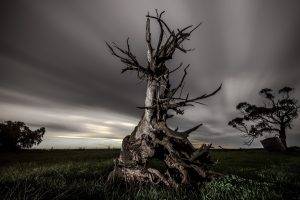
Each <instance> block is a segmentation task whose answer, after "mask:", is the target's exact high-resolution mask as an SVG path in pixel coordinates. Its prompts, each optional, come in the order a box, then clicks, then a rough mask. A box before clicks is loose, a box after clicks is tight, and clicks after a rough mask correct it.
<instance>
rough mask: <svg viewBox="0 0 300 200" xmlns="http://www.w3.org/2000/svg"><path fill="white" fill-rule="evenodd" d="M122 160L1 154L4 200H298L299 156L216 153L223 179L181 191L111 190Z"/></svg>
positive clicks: (71, 153) (84, 154)
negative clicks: (115, 168)
mask: <svg viewBox="0 0 300 200" xmlns="http://www.w3.org/2000/svg"><path fill="white" fill-rule="evenodd" d="M118 154H119V150H117V149H116V150H112V149H105V150H104V149H103V150H101V149H98V150H85V149H78V150H29V151H23V152H19V153H0V199H1V200H2V199H3V200H5V199H24V200H25V199H28V200H34V199H118V200H121V199H222V200H226V199H230V200H233V199H272V200H275V199H300V152H299V151H298V152H291V153H286V154H284V153H268V152H265V151H263V150H213V151H212V156H213V158H214V160H215V161H217V164H216V165H214V166H213V168H212V170H214V171H217V172H220V173H222V174H224V176H222V177H221V178H218V179H216V180H214V181H212V182H209V183H207V184H205V185H199V186H195V187H193V188H192V187H189V188H184V189H178V190H177V191H175V190H168V189H166V188H164V187H160V186H149V185H143V186H141V185H137V184H127V185H126V184H121V183H114V184H110V185H109V184H107V183H106V178H107V176H108V174H109V172H110V171H111V170H112V169H113V158H114V157H116V156H118ZM152 164H155V165H159V163H158V162H155V161H154V163H152Z"/></svg>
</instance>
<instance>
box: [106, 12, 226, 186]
mask: <svg viewBox="0 0 300 200" xmlns="http://www.w3.org/2000/svg"><path fill="white" fill-rule="evenodd" d="M163 13H164V12H161V13H158V12H156V16H151V15H149V14H148V15H147V16H146V18H147V19H146V34H145V36H146V38H145V39H146V43H147V66H146V67H145V66H142V65H141V64H139V62H138V61H137V59H136V57H135V56H134V55H133V54H132V52H131V48H130V46H129V40H127V49H122V48H120V47H118V46H117V45H116V44H115V43H112V45H111V44H108V43H107V45H108V47H109V50H110V51H111V53H112V54H113V55H114V56H116V57H117V58H118V59H120V60H121V62H123V63H124V64H125V68H123V70H122V72H125V71H136V72H137V75H138V78H140V79H142V80H146V81H147V89H146V97H145V104H144V106H142V107H139V108H141V109H144V114H143V116H142V118H141V120H140V122H139V124H138V125H137V126H136V127H135V129H134V131H133V132H132V133H131V134H130V135H128V136H126V137H125V138H124V139H123V142H122V149H121V153H120V155H119V157H118V158H117V159H116V160H115V168H114V170H113V171H112V172H111V173H110V175H109V178H108V180H113V179H115V178H121V179H123V180H125V181H128V182H129V181H134V182H141V183H152V184H163V185H166V186H168V187H178V186H180V185H188V184H192V183H195V182H201V181H204V180H209V179H210V178H211V175H210V173H207V172H206V169H205V168H204V166H206V165H207V164H210V163H211V161H210V156H209V149H210V147H211V146H210V145H207V146H203V149H201V150H200V151H199V150H196V149H195V148H194V147H193V145H192V144H191V142H190V141H189V139H188V136H189V134H190V133H191V132H193V131H195V130H197V129H198V128H199V127H200V126H201V125H202V124H200V125H197V126H195V127H193V128H191V129H188V130H186V131H183V132H178V131H177V129H176V130H172V129H170V128H169V127H168V126H167V119H168V118H170V117H172V116H173V115H171V114H168V111H170V110H172V111H174V112H175V113H176V114H183V113H184V110H183V108H184V107H186V106H191V105H193V104H196V103H197V104H202V103H201V102H199V100H202V99H206V98H208V97H210V96H212V95H214V94H216V93H217V92H218V91H219V90H220V89H221V86H220V87H219V88H217V89H216V90H215V91H213V92H211V93H209V94H203V95H200V96H198V97H195V98H190V96H189V94H187V95H186V96H185V97H182V90H183V87H184V80H185V78H186V76H187V69H188V67H189V65H187V67H185V68H184V73H183V75H182V78H181V79H180V81H179V83H178V84H177V86H176V87H172V86H171V83H170V79H169V78H170V77H169V76H170V74H171V73H173V72H175V71H177V70H179V69H180V68H181V66H182V65H183V64H180V65H179V67H176V68H175V69H173V70H172V69H171V68H169V67H168V66H167V63H166V62H167V61H168V60H170V59H172V57H173V54H174V53H175V51H177V50H179V51H182V52H185V53H186V52H188V51H190V50H191V49H186V48H184V47H183V46H182V43H183V42H184V41H186V40H188V39H189V37H190V34H191V33H192V32H193V31H194V30H195V29H197V28H198V27H199V25H198V26H195V27H194V26H187V27H185V28H182V29H177V30H171V29H170V28H169V26H168V25H167V24H166V23H165V22H164V20H163V19H162V16H163ZM151 20H154V21H156V22H157V23H158V25H159V28H160V33H159V38H158V43H157V45H156V49H154V48H153V44H152V42H153V41H152V37H151V27H150V25H151V23H150V21H151ZM152 159H159V160H160V161H162V163H164V164H165V167H164V168H162V169H160V168H153V167H151V166H149V161H150V160H152Z"/></svg>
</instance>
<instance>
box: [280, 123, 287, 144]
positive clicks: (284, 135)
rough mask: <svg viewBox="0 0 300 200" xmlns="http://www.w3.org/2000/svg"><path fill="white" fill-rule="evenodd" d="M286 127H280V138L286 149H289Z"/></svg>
mask: <svg viewBox="0 0 300 200" xmlns="http://www.w3.org/2000/svg"><path fill="white" fill-rule="evenodd" d="M285 129H286V128H285V126H284V125H280V131H279V138H280V140H281V142H282V144H283V145H284V147H285V149H287V144H286V131H285Z"/></svg>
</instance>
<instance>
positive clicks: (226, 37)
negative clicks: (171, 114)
mask: <svg viewBox="0 0 300 200" xmlns="http://www.w3.org/2000/svg"><path fill="white" fill-rule="evenodd" d="M0 4H1V6H0V27H1V29H0V67H1V73H0V80H1V81H0V109H1V112H0V119H2V120H23V121H26V122H28V123H29V124H32V125H33V126H47V127H48V133H47V137H48V138H47V140H46V141H45V142H44V144H45V146H47V147H49V145H46V144H47V142H48V143H49V144H50V143H51V145H52V144H53V145H54V146H55V144H58V146H59V147H63V145H64V143H63V142H61V140H58V139H54V138H51V137H52V136H53V137H56V136H59V135H62V134H65V133H67V132H69V133H70V134H73V135H75V134H76V135H77V136H78V135H80V134H81V132H82V133H86V132H88V133H90V132H91V130H89V128H87V127H88V126H89V125H90V124H92V126H93V125H94V126H95V127H96V129H97V128H98V129H99V130H101V127H102V128H103V129H107V130H109V133H110V134H108V133H104V132H105V131H104V132H103V134H101V133H99V135H98V136H97V135H96V134H94V133H93V134H92V135H90V137H93V138H96V137H100V138H101V137H103V138H104V137H107V138H111V139H115V138H122V137H123V136H124V135H126V134H128V133H129V132H130V130H131V129H132V124H135V123H136V122H137V121H138V117H139V116H140V115H141V111H140V110H137V109H136V107H137V106H140V105H142V104H143V101H144V95H145V94H144V93H145V91H144V89H145V85H144V83H141V84H138V81H137V79H136V76H135V74H130V73H128V74H125V75H120V68H121V64H120V63H119V62H118V60H116V59H114V58H113V57H112V56H111V55H110V54H109V52H108V51H107V48H106V47H105V41H116V42H118V43H119V44H122V43H123V42H124V41H125V39H126V38H127V37H128V36H129V37H130V38H131V42H132V44H133V50H134V51H135V52H136V55H137V58H138V59H139V60H140V62H141V63H144V62H145V58H146V53H145V52H146V46H145V43H144V28H145V19H144V16H145V14H146V13H147V11H154V9H155V8H159V9H162V10H166V11H167V13H166V19H167V20H168V22H170V24H171V26H172V27H177V26H184V25H188V24H197V23H199V22H200V21H202V22H203V25H202V26H201V28H200V29H199V30H198V31H197V32H195V33H194V35H193V36H192V39H191V41H189V42H188V43H187V46H190V47H193V48H196V50H195V51H194V52H191V53H190V54H184V55H182V54H176V58H175V60H174V61H172V62H170V63H169V65H170V66H175V65H176V64H177V63H178V62H179V61H184V62H185V63H190V64H191V70H190V73H189V74H188V80H187V82H186V88H187V89H188V90H189V92H190V93H191V95H197V94H199V93H202V92H209V91H211V90H213V89H214V88H216V87H217V86H218V84H220V83H221V82H222V83H223V89H222V91H221V92H220V93H219V94H218V95H216V96H214V97H212V98H211V99H209V100H207V101H205V103H206V104H207V106H204V107H197V108H193V109H188V110H187V111H186V115H185V116H184V117H179V118H178V119H177V121H175V120H173V121H171V122H170V124H171V125H172V126H174V127H176V126H177V125H179V127H180V129H182V130H185V129H187V128H190V127H191V126H194V125H196V124H198V123H201V122H202V123H204V126H203V127H201V128H200V129H199V130H198V131H197V132H196V133H194V134H193V135H191V139H192V140H193V141H195V143H196V142H197V141H198V142H199V141H200V142H202V141H205V142H209V141H212V142H214V143H216V144H219V145H226V146H232V147H239V146H242V144H243V139H242V138H241V137H240V136H239V135H238V134H237V133H236V132H235V130H233V129H231V128H229V127H228V126H227V122H228V121H229V120H230V119H231V118H232V117H234V116H235V115H236V114H237V113H236V112H235V105H236V104H237V103H238V102H240V101H245V100H247V101H251V102H252V103H256V102H259V96H258V95H257V92H258V90H259V89H260V88H264V87H274V88H280V87H282V86H284V85H289V86H292V87H295V88H296V93H295V96H296V97H297V98H298V99H300V80H299V78H298V76H299V74H300V66H299V65H300V38H299V37H298V36H299V34H300V28H299V27H300V18H299V10H298V8H299V6H300V3H299V1H297V0H292V1H288V2H287V1H279V0H275V1H274V0H272V1H271V0H267V1H259V0H253V1H250V0H248V1H239V0H229V1H199V0H192V1H188V2H186V1H182V0H167V1H159V0H153V1H146V0H139V1H129V0H122V1H118V0H100V1H98V0H97V1H96V0H88V1H79V0H74V1H72V2H70V1H67V0H63V1H58V0H52V1H50V0H49V1H30V2H29V1H1V3H0ZM154 35H155V34H154ZM179 76H180V74H179V73H178V74H176V76H175V77H174V79H173V80H174V81H176V79H178V77H179ZM116 122H120V123H122V124H123V125H118V123H116ZM97 126H98V127H97ZM95 127H94V128H95ZM105 127H106V128H105ZM107 130H106V131H107ZM92 132H93V131H92ZM112 132H114V134H111V133H112ZM291 133H292V134H291V137H292V138H293V139H292V140H291V141H290V142H291V143H293V144H294V145H296V144H299V142H300V122H299V119H298V120H297V121H295V126H294V129H293V130H291ZM105 134H106V135H105ZM68 137H69V136H68ZM78 137H81V136H78ZM60 139H62V138H60ZM54 140H55V141H54ZM64 141H65V142H66V146H70V145H71V144H72V145H74V144H75V142H74V141H73V142H70V141H69V143H68V140H64ZM111 142H114V141H113V140H112V141H111ZM108 143H109V142H108ZM87 145H95V142H93V143H87ZM256 145H258V143H257V144H256Z"/></svg>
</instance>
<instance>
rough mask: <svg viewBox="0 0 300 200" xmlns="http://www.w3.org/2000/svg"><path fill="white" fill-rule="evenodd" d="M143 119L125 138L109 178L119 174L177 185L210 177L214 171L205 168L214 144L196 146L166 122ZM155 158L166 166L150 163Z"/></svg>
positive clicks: (140, 180)
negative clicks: (156, 166) (151, 122)
mask: <svg viewBox="0 0 300 200" xmlns="http://www.w3.org/2000/svg"><path fill="white" fill-rule="evenodd" d="M142 121H143V119H142V120H141V122H140V123H139V125H138V126H137V127H136V128H135V130H134V131H133V133H132V134H131V135H130V136H126V137H125V138H124V140H123V143H122V151H121V153H120V156H119V157H118V158H117V159H116V160H115V168H114V170H113V171H112V172H111V174H110V175H109V178H108V179H109V180H110V181H111V180H113V179H115V178H119V179H122V180H125V181H126V182H140V183H151V184H155V185H156V184H163V185H165V186H168V187H173V188H177V187H178V186H180V185H188V184H192V183H195V182H201V181H204V180H209V179H211V173H207V172H206V169H205V166H206V165H207V164H209V163H210V162H211V161H210V156H209V153H208V151H209V149H210V147H211V145H203V146H202V147H201V148H200V149H195V148H194V147H193V145H192V144H191V143H190V141H189V140H188V139H187V137H182V135H180V133H179V136H178V135H177V132H176V131H173V130H171V129H169V128H168V127H167V125H166V124H165V123H163V122H161V123H154V124H151V128H148V127H147V126H148V125H149V124H147V123H145V122H142ZM145 129H146V131H145ZM193 129H194V128H193ZM147 131H151V133H147ZM145 133H147V134H145ZM137 136H138V137H137ZM152 158H154V159H160V160H161V161H163V162H164V163H165V166H166V169H160V168H159V167H158V168H153V167H151V166H148V163H149V160H150V159H152Z"/></svg>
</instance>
